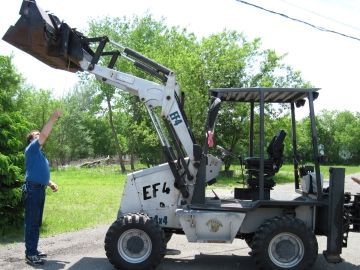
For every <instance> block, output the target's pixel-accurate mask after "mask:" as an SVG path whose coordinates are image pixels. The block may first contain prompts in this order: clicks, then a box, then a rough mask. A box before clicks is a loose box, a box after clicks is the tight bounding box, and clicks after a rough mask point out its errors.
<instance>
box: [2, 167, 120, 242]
mask: <svg viewBox="0 0 360 270" xmlns="http://www.w3.org/2000/svg"><path fill="white" fill-rule="evenodd" d="M125 178H126V175H125V174H121V173H120V172H119V166H117V167H116V168H115V167H97V168H91V169H78V168H68V169H63V170H55V171H52V172H51V179H52V180H53V181H54V182H56V183H57V184H58V186H59V191H58V192H56V193H53V192H52V191H51V190H50V189H49V188H48V189H47V190H46V202H45V209H44V218H43V225H42V227H41V232H40V233H41V237H44V236H49V235H54V234H58V233H63V232H69V231H76V230H79V229H82V228H87V227H91V226H95V225H99V224H107V223H111V222H112V221H114V220H115V219H116V215H117V212H118V209H119V206H120V199H121V194H122V191H123V185H124V182H125ZM23 235H24V233H23V228H18V229H10V230H9V231H8V232H7V233H6V234H5V236H4V237H2V239H1V240H0V245H1V244H6V243H11V242H16V241H23V238H24V236H23Z"/></svg>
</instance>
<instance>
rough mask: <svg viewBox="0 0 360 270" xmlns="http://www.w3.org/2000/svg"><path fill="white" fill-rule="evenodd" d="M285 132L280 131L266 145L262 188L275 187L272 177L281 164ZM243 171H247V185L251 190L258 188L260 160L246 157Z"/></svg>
mask: <svg viewBox="0 0 360 270" xmlns="http://www.w3.org/2000/svg"><path fill="white" fill-rule="evenodd" d="M285 136H286V132H285V131H284V130H280V131H279V133H278V134H277V135H275V136H274V137H273V138H272V140H271V142H270V144H269V145H268V147H267V149H266V152H267V154H268V158H267V159H265V158H264V187H265V188H272V187H273V186H275V182H274V181H273V179H272V177H273V176H274V175H275V174H276V173H277V172H278V171H279V169H280V167H281V166H282V164H283V153H284V139H285ZM244 163H245V169H246V170H247V175H248V178H247V183H248V185H249V186H251V187H253V188H258V187H259V173H260V158H259V157H248V158H245V160H244Z"/></svg>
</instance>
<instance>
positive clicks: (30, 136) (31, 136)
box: [26, 130, 40, 144]
mask: <svg viewBox="0 0 360 270" xmlns="http://www.w3.org/2000/svg"><path fill="white" fill-rule="evenodd" d="M39 136H40V131H38V130H32V131H30V133H29V134H28V135H27V137H26V139H27V143H28V144H29V143H31V142H32V141H33V140H36V139H39Z"/></svg>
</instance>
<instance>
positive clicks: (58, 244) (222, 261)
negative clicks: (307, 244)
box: [0, 177, 360, 270]
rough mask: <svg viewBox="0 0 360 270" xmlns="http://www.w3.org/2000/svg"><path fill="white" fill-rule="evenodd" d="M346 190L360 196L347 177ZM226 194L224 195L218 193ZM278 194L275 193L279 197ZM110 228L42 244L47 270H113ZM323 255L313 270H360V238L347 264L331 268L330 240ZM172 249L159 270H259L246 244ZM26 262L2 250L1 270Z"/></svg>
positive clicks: (355, 237) (346, 255)
mask: <svg viewBox="0 0 360 270" xmlns="http://www.w3.org/2000/svg"><path fill="white" fill-rule="evenodd" d="M291 190H292V186H291V185H284V186H281V187H280V186H279V187H277V189H276V192H278V193H277V194H283V195H284V194H288V195H290V194H291ZM346 190H351V191H352V192H353V193H356V192H360V186H359V185H354V184H353V183H352V182H351V180H350V179H349V178H348V177H347V179H346ZM218 192H220V193H221V192H223V191H218ZM276 192H275V193H276ZM108 227H109V225H103V226H99V227H96V228H91V229H85V230H81V231H78V232H72V233H66V234H60V235H56V236H53V237H48V238H44V239H41V240H40V248H41V250H43V251H45V252H47V253H48V258H47V261H46V263H45V264H44V265H43V266H38V267H36V269H44V270H60V269H72V270H95V269H96V270H99V269H101V270H113V269H114V268H113V266H112V265H111V264H110V263H109V262H108V260H107V258H106V256H105V252H104V237H105V234H106V231H107V229H108ZM317 239H318V243H319V255H318V258H317V260H316V263H315V265H314V267H313V269H316V270H325V269H326V270H355V269H358V270H360V256H359V253H358V248H359V247H360V234H356V233H350V235H349V241H348V247H347V248H344V249H343V253H342V258H343V260H344V261H343V262H341V263H339V264H328V263H327V262H326V261H325V259H324V257H323V255H322V251H323V250H325V249H326V238H325V237H318V238H317ZM168 248H169V249H174V250H178V251H179V252H178V253H179V254H177V255H166V256H165V259H164V261H163V263H162V264H161V265H159V267H158V268H157V269H158V270H177V269H179V270H180V269H181V270H195V269H196V270H199V269H206V270H218V269H222V270H235V269H242V270H255V269H256V266H255V263H254V261H253V259H252V258H251V257H250V256H249V255H248V252H249V251H250V249H249V248H248V247H247V245H246V243H245V242H244V241H242V240H238V239H236V240H235V241H234V242H233V243H232V244H198V243H188V242H187V240H186V237H185V236H182V235H174V236H173V237H172V238H171V240H170V241H169V243H168ZM33 268H34V267H31V266H29V265H27V264H26V263H25V261H24V244H23V243H16V244H11V245H7V246H2V247H0V269H2V270H10V269H11V270H12V269H14V270H15V269H16V270H22V269H33Z"/></svg>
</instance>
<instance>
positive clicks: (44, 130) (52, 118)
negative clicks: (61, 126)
mask: <svg viewBox="0 0 360 270" xmlns="http://www.w3.org/2000/svg"><path fill="white" fill-rule="evenodd" d="M60 115H61V112H60V111H58V110H56V111H55V112H53V114H52V115H51V116H50V118H49V120H48V121H47V123H46V124H45V125H44V127H43V128H42V130H41V132H40V135H39V143H40V144H41V145H43V144H44V143H45V141H46V139H47V137H48V136H49V134H50V132H51V130H52V128H53V126H54V124H55V122H56V120H57V119H58V118H59V117H60Z"/></svg>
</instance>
